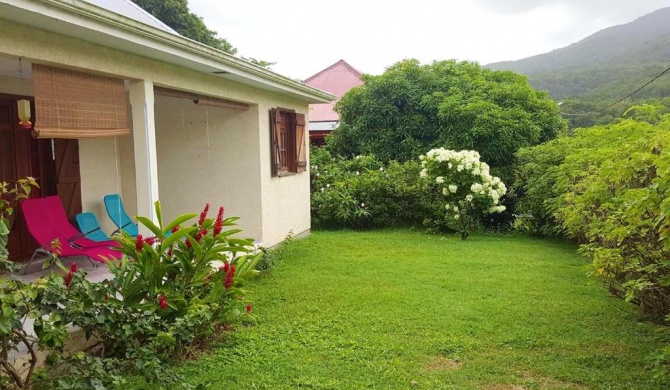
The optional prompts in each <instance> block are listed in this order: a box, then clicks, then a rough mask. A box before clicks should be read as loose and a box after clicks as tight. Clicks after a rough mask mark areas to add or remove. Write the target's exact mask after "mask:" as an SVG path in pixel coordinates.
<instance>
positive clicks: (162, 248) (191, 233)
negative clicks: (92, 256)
mask: <svg viewBox="0 0 670 390" xmlns="http://www.w3.org/2000/svg"><path fill="white" fill-rule="evenodd" d="M208 210H209V205H207V206H206V207H205V209H204V210H203V212H202V213H201V214H200V215H199V217H198V214H186V215H182V216H180V217H178V218H176V219H175V220H174V221H172V222H170V223H168V224H164V223H163V221H162V216H161V208H160V204H159V203H156V216H157V220H158V224H154V223H153V222H152V221H150V220H148V219H147V218H143V217H137V219H138V221H139V222H140V223H141V224H143V225H144V226H146V227H147V228H148V230H150V231H151V233H152V235H151V236H149V237H143V236H142V235H138V236H137V238H132V237H130V236H127V235H124V236H123V237H121V238H117V240H118V242H119V244H120V251H121V252H122V253H123V257H122V259H121V260H119V261H115V262H110V263H108V265H109V267H110V271H111V273H112V276H113V278H112V279H111V280H106V281H103V282H101V283H91V282H88V281H87V280H86V278H85V273H84V272H82V271H78V270H77V269H76V265H75V264H74V263H73V265H72V266H71V268H70V269H69V270H68V269H66V268H63V270H64V271H66V274H65V276H62V275H59V274H55V273H54V274H51V275H50V276H49V277H46V278H43V279H40V280H38V281H37V282H35V283H34V284H32V285H20V286H16V287H18V289H16V291H17V292H14V293H13V294H11V295H10V294H9V292H10V291H12V290H7V289H4V288H3V290H2V295H0V298H2V310H3V313H2V314H3V320H2V321H1V322H0V336H2V337H5V339H7V338H8V337H14V338H16V337H17V336H16V335H17V334H19V333H20V332H22V331H23V330H22V322H21V321H20V319H22V318H23V317H25V316H29V317H32V318H34V319H35V333H36V336H37V340H34V341H32V342H36V343H38V344H39V346H40V348H43V347H47V350H48V352H50V357H49V359H48V361H47V362H48V366H47V367H46V370H43V371H42V373H38V374H37V375H35V378H34V379H35V384H34V386H35V388H68V389H78V388H82V389H83V388H107V387H114V386H118V385H120V384H121V382H123V376H122V375H121V374H124V375H127V374H137V375H140V376H143V377H145V378H146V379H147V380H148V381H150V382H157V383H161V384H167V385H170V386H172V387H174V386H176V385H177V384H179V383H180V382H181V380H180V378H179V377H178V376H176V375H174V374H172V373H171V371H170V370H169V369H168V368H167V367H166V365H165V363H166V361H168V360H169V359H172V358H173V357H174V356H181V355H184V354H187V353H188V351H189V350H191V349H198V347H199V346H200V345H201V344H205V343H207V341H208V340H211V338H212V336H213V335H214V333H215V332H218V331H221V330H222V328H221V326H222V325H224V324H228V323H231V322H232V321H234V320H235V319H236V318H239V317H240V316H243V315H249V312H250V311H251V304H249V303H248V302H245V300H244V297H245V292H244V290H243V289H242V287H243V286H244V283H245V282H246V281H247V280H248V279H249V278H250V277H253V276H254V275H256V274H257V273H258V271H256V270H255V267H256V264H257V262H258V261H259V259H260V257H261V254H256V253H255V248H254V246H253V241H251V240H246V239H239V238H235V237H234V235H235V234H237V233H240V230H239V229H232V228H230V227H231V226H233V225H234V224H235V221H236V220H237V218H236V217H231V218H225V219H224V218H223V212H224V210H223V208H220V209H219V212H218V214H217V216H216V218H208V216H207V214H208ZM196 217H198V219H197V222H196V223H195V224H191V225H188V224H187V222H188V221H190V220H192V219H194V218H196ZM17 294H20V295H17ZM6 314H12V315H13V317H11V318H13V321H12V322H11V323H9V324H8V323H6V321H5V319H4V318H5V315H6ZM70 325H72V326H77V327H79V328H81V329H82V330H83V331H84V332H85V334H86V337H87V338H89V339H92V340H94V341H95V344H94V346H93V347H91V348H89V350H88V351H89V352H90V353H88V354H87V353H81V352H80V353H75V354H71V353H69V352H68V351H66V350H64V349H63V341H64V337H65V336H67V333H66V332H65V327H66V326H70ZM18 342H21V340H20V338H19V340H18ZM24 344H25V342H24ZM16 345H17V341H15V342H14V343H13V344H12V348H14V349H16V348H15V347H16ZM7 352H8V351H7V348H5V346H4V345H3V351H2V353H1V354H2V356H3V357H4V358H5V360H6V358H7V355H8V353H7ZM5 371H7V370H5ZM31 373H32V371H31ZM3 385H4V384H3ZM16 385H17V386H19V387H21V388H28V387H27V385H26V384H25V382H22V383H19V382H16Z"/></svg>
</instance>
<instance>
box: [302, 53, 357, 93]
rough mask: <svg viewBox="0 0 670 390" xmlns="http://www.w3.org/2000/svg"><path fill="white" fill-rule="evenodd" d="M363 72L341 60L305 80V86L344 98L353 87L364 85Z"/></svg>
mask: <svg viewBox="0 0 670 390" xmlns="http://www.w3.org/2000/svg"><path fill="white" fill-rule="evenodd" d="M361 76H362V74H361V72H359V71H357V70H356V69H354V67H353V66H351V65H349V64H348V63H347V62H346V61H344V60H339V61H337V62H336V63H334V64H333V65H331V66H329V67H327V68H326V69H324V70H322V71H321V72H319V73H317V74H315V75H314V76H312V77H310V78H308V79H307V80H305V84H307V85H310V86H312V87H314V88H318V89H320V90H323V91H326V92H330V93H332V94H333V95H335V96H337V97H342V96H343V95H344V94H345V93H347V92H349V90H350V89H351V88H353V87H357V86H359V85H363V80H361Z"/></svg>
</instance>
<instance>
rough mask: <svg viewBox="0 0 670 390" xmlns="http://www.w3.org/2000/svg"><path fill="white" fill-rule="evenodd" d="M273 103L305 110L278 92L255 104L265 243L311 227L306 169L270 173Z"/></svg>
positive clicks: (302, 106)
mask: <svg viewBox="0 0 670 390" xmlns="http://www.w3.org/2000/svg"><path fill="white" fill-rule="evenodd" d="M276 107H283V108H288V109H294V110H295V111H296V112H297V113H302V114H305V115H307V114H308V108H307V105H306V104H302V103H301V102H297V101H293V100H291V99H285V98H283V97H281V96H274V98H273V99H270V100H266V101H264V102H263V103H262V104H261V105H260V106H259V112H258V114H259V123H260V128H259V134H260V143H259V144H258V148H259V150H258V153H259V156H260V159H261V187H262V193H263V199H262V202H263V245H265V246H272V245H275V244H277V243H279V242H281V241H282V240H283V239H284V238H285V237H286V235H287V234H288V233H289V232H292V233H293V234H294V235H298V234H302V233H305V232H307V231H308V230H309V229H310V228H311V221H310V207H309V169H308V170H307V171H306V172H301V173H297V174H295V175H292V176H283V177H272V169H271V168H272V167H271V163H270V119H269V111H270V109H272V108H276ZM307 139H308V136H307V134H305V142H307ZM305 148H307V144H305ZM308 153H309V150H308ZM308 157H309V156H308ZM308 167H309V164H308Z"/></svg>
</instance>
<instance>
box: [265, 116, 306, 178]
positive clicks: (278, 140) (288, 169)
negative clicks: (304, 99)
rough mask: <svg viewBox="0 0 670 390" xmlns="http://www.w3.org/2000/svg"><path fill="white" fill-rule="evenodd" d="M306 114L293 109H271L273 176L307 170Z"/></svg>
mask: <svg viewBox="0 0 670 390" xmlns="http://www.w3.org/2000/svg"><path fill="white" fill-rule="evenodd" d="M305 123H306V122H305V115H304V114H296V113H295V112H294V111H293V110H287V109H283V108H273V109H272V110H270V141H271V142H270V153H271V163H272V176H288V175H291V174H293V173H297V172H304V171H306V170H307V150H306V149H307V146H306V142H305V141H306V137H305Z"/></svg>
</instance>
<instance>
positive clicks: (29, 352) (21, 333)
mask: <svg viewBox="0 0 670 390" xmlns="http://www.w3.org/2000/svg"><path fill="white" fill-rule="evenodd" d="M42 300H43V288H42V286H41V285H40V284H39V283H36V284H25V283H23V282H21V281H18V280H14V279H2V278H0V374H2V375H0V388H3V389H5V388H18V389H30V388H32V386H33V379H34V374H35V372H36V368H37V363H38V356H37V350H38V347H39V349H41V350H59V349H60V348H62V346H63V344H64V342H65V339H66V338H67V331H66V328H65V324H64V323H63V322H62V321H61V318H60V315H59V314H58V313H57V312H53V311H52V310H50V309H49V307H46V306H45V305H44V304H43V301H42ZM26 319H31V320H33V321H34V333H32V332H30V331H29V330H27V329H26V328H25V327H24V325H25V322H26ZM19 351H22V352H23V354H24V355H25V356H24V358H19V357H18V352H19Z"/></svg>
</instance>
